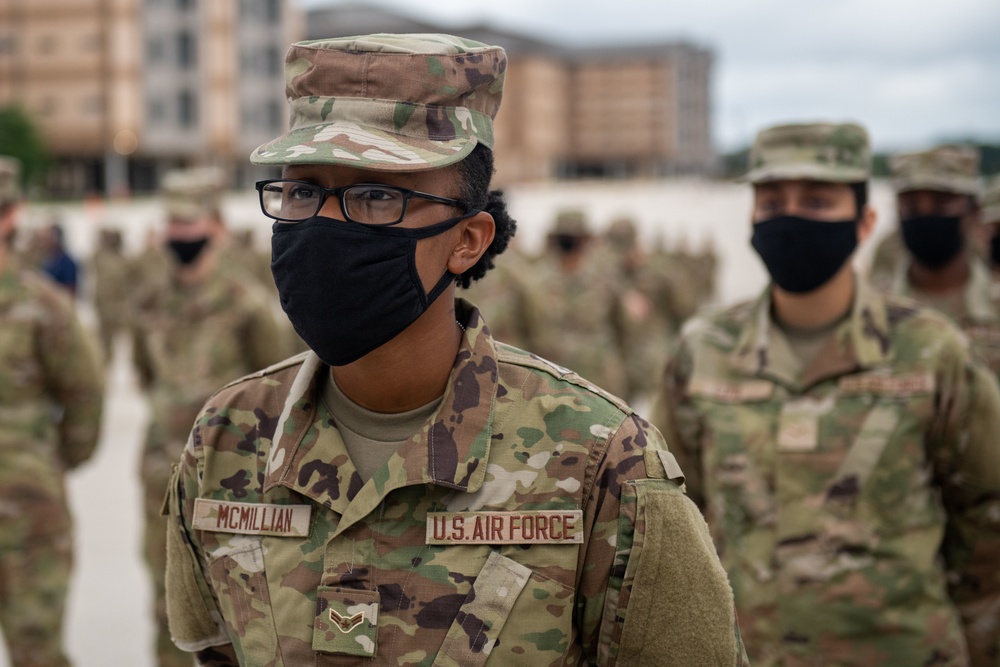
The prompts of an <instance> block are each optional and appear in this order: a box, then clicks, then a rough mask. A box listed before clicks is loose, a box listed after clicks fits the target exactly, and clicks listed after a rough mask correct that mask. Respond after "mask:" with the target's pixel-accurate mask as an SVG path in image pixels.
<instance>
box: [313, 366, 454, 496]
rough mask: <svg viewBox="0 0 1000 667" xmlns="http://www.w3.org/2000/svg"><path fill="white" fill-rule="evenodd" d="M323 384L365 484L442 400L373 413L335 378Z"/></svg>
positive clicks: (348, 452) (334, 420) (349, 454)
mask: <svg viewBox="0 0 1000 667" xmlns="http://www.w3.org/2000/svg"><path fill="white" fill-rule="evenodd" d="M327 378H328V380H329V381H328V382H325V383H323V396H322V400H323V402H324V403H325V405H326V407H327V409H328V410H329V411H330V413H331V414H332V415H333V422H334V423H335V424H336V425H337V429H338V430H339V431H340V436H341V437H342V438H343V439H344V445H345V446H346V447H347V455H348V456H349V457H351V463H353V464H354V467H355V468H356V469H357V471H358V475H359V476H360V477H361V480H362V481H365V482H367V481H368V480H369V479H371V476H372V475H374V474H375V472H376V471H377V470H378V469H379V468H381V467H382V466H383V465H384V464H385V463H386V461H388V460H389V459H390V458H392V455H393V454H394V453H395V452H396V450H397V449H399V447H400V446H401V445H402V444H403V443H404V442H406V441H407V440H409V439H410V436H412V435H413V434H414V433H416V432H417V431H419V430H420V428H421V427H422V426H423V425H424V422H426V421H427V420H428V419H429V418H430V416H431V415H432V414H434V411H435V410H437V408H438V406H439V405H441V397H438V398H437V399H436V400H434V401H431V402H430V403H428V404H427V405H424V406H422V407H419V408H416V409H415V410H410V411H408V412H399V413H396V414H386V413H383V412H373V411H371V410H368V409H366V408H363V407H361V406H360V405H358V404H357V403H355V402H354V401H352V400H351V399H349V398H348V397H347V396H345V395H344V392H342V391H341V390H340V387H338V386H337V383H336V382H334V381H333V376H331V375H328V376H327Z"/></svg>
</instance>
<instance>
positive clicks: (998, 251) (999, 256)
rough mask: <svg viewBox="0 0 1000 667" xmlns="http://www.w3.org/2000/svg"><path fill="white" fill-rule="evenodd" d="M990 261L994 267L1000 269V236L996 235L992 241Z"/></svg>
mask: <svg viewBox="0 0 1000 667" xmlns="http://www.w3.org/2000/svg"><path fill="white" fill-rule="evenodd" d="M990 261H992V262H993V266H995V267H1000V234H994V235H993V238H991V239H990Z"/></svg>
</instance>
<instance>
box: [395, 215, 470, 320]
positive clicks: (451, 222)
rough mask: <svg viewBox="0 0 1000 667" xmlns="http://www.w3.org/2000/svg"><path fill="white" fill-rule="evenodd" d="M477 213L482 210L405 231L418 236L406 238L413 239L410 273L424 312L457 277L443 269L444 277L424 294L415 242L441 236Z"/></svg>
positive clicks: (411, 235) (412, 235)
mask: <svg viewBox="0 0 1000 667" xmlns="http://www.w3.org/2000/svg"><path fill="white" fill-rule="evenodd" d="M479 213H482V209H478V208H474V209H472V210H471V211H469V212H468V213H465V214H463V215H460V216H458V217H457V218H450V219H448V220H445V221H443V222H439V223H437V224H434V225H431V226H429V227H424V228H422V229H417V230H409V229H408V230H405V231H407V232H419V234H408V236H410V238H412V239H413V243H412V245H411V247H410V273H411V274H412V276H413V278H414V282H415V283H416V284H417V287H419V288H420V297H421V300H422V305H423V308H424V310H426V309H427V308H429V307H430V305H431V304H432V303H434V301H436V300H437V298H438V297H439V296H441V294H443V293H444V291H445V290H446V289H448V285H449V284H450V283H452V282H453V281H454V280H455V279H456V278H458V275H457V274H454V273H452V272H451V271H449V270H447V269H445V271H444V275H442V276H441V278H440V279H439V280H438V281H437V284H435V285H434V287H433V288H431V291H430V292H426V291H425V290H424V284H423V281H421V280H420V274H419V273H418V272H417V241H418V240H420V239H426V238H430V237H432V236H437V235H438V234H443V233H444V232H446V231H448V230H449V229H451V228H452V227H454V226H455V225H457V224H458V223H460V222H462V221H463V220H466V219H468V218H471V217H472V216H474V215H478V214H479ZM401 231H402V230H401ZM425 232H430V233H425Z"/></svg>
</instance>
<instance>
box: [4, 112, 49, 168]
mask: <svg viewBox="0 0 1000 667" xmlns="http://www.w3.org/2000/svg"><path fill="white" fill-rule="evenodd" d="M0 153H2V154H4V155H9V156H11V157H15V158H17V159H18V160H20V161H21V181H22V185H24V187H25V188H27V187H28V186H30V185H31V184H33V183H36V182H37V181H38V180H39V179H40V178H41V177H42V176H43V175H44V174H45V172H46V171H47V170H48V168H49V154H48V151H47V150H46V148H45V142H44V141H42V135H41V132H40V131H39V129H38V126H37V125H36V124H35V123H34V121H32V120H31V117H30V116H28V114H27V113H25V112H24V110H23V109H22V108H21V107H19V106H8V107H0Z"/></svg>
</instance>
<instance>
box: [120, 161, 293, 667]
mask: <svg viewBox="0 0 1000 667" xmlns="http://www.w3.org/2000/svg"><path fill="white" fill-rule="evenodd" d="M206 173H207V172H205V171H204V170H201V169H193V170H178V171H174V172H170V173H168V174H167V175H166V177H165V178H164V180H163V196H164V200H165V201H164V203H165V208H166V214H167V218H168V220H167V230H166V245H167V248H168V250H169V255H170V258H171V259H170V264H169V269H168V270H167V271H165V272H163V274H162V275H160V276H157V277H153V276H147V280H146V282H145V283H144V284H143V285H142V286H141V288H140V292H139V293H138V294H137V295H136V296H135V300H134V303H135V310H134V313H133V327H134V336H133V339H134V340H133V354H134V357H135V363H136V369H137V372H138V375H139V379H140V382H141V384H142V386H143V387H144V388H145V389H146V390H147V391H148V395H149V401H150V406H151V421H150V425H149V431H148V434H147V439H146V444H145V448H144V450H143V455H142V463H141V466H142V470H141V476H142V482H143V488H144V492H145V512H146V532H145V540H144V543H145V555H146V560H147V562H148V564H149V568H150V573H151V575H152V577H153V583H154V592H155V595H156V609H155V613H156V619H157V623H158V631H159V635H158V637H157V649H156V650H157V655H158V657H159V664H160V665H161V667H162V666H166V665H170V666H172V665H178V666H181V665H183V666H184V667H190V664H191V658H190V656H188V655H187V654H185V653H183V652H182V651H180V650H178V649H177V648H176V647H174V645H173V643H172V642H171V641H170V635H169V632H168V630H167V620H166V610H165V607H164V598H163V572H164V570H165V568H166V545H165V541H164V531H165V523H164V520H163V518H162V516H160V508H161V507H162V505H163V497H164V493H165V491H166V488H167V482H168V480H169V479H170V471H171V467H172V466H173V464H175V463H176V462H177V460H178V459H179V458H180V455H181V451H182V450H183V449H184V442H185V441H186V440H187V436H188V433H189V432H190V430H191V425H192V424H193V423H194V420H195V417H196V416H197V415H198V410H199V408H200V407H201V405H202V403H204V402H205V399H206V398H208V396H210V395H211V394H212V392H213V391H215V390H216V389H218V388H219V387H221V386H222V385H224V384H226V383H227V382H230V381H232V380H235V379H237V378H239V377H240V376H242V375H245V374H247V373H250V372H252V371H255V370H258V369H261V368H264V367H266V366H269V365H271V364H273V363H275V362H277V361H279V360H281V359H283V358H284V357H285V356H286V353H287V351H288V346H287V338H286V337H284V336H283V335H282V333H281V331H280V330H279V328H278V324H277V322H276V321H275V318H274V315H273V312H272V310H271V308H270V306H269V305H268V303H267V296H266V295H265V294H264V293H263V290H262V288H261V287H260V286H259V285H257V284H256V282H255V281H253V280H250V279H247V278H246V277H245V275H244V274H243V273H240V272H236V271H233V270H231V269H230V268H229V267H227V266H226V264H225V263H224V262H223V261H221V260H220V257H219V254H218V248H217V246H216V239H217V238H218V236H219V235H220V233H221V231H222V228H221V225H220V224H219V220H220V209H219V207H220V205H221V201H220V193H221V191H222V187H221V184H220V183H218V182H215V181H213V180H212V179H211V178H206Z"/></svg>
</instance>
